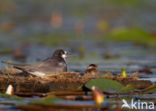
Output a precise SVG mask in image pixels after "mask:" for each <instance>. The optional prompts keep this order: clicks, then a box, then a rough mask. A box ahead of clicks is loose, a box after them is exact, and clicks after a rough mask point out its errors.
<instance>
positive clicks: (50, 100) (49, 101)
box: [32, 96, 61, 105]
mask: <svg viewBox="0 0 156 111" xmlns="http://www.w3.org/2000/svg"><path fill="white" fill-rule="evenodd" d="M57 100H61V99H60V98H58V97H55V96H52V97H48V98H44V99H41V100H34V101H32V103H38V104H44V105H50V104H53V103H54V102H55V101H57Z"/></svg>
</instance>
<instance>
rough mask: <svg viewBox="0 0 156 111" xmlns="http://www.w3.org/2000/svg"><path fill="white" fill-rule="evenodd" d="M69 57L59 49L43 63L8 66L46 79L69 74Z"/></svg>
mask: <svg viewBox="0 0 156 111" xmlns="http://www.w3.org/2000/svg"><path fill="white" fill-rule="evenodd" d="M67 56H70V54H68V53H67V51H64V50H63V49H57V50H56V51H55V52H54V53H53V55H52V56H51V57H49V58H46V59H44V60H43V61H41V62H36V63H34V64H14V63H8V64H10V65H13V67H14V68H16V69H19V70H22V71H23V72H26V73H29V74H32V75H35V76H40V77H44V76H47V75H51V74H56V73H61V72H67V64H66V60H65V58H66V57H67ZM3 63H4V62H3Z"/></svg>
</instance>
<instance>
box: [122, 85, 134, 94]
mask: <svg viewBox="0 0 156 111" xmlns="http://www.w3.org/2000/svg"><path fill="white" fill-rule="evenodd" d="M133 90H134V87H133V85H131V84H128V85H126V86H125V87H123V88H122V89H120V91H119V93H128V92H131V91H133Z"/></svg>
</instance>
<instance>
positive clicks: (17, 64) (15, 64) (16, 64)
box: [0, 61, 28, 66]
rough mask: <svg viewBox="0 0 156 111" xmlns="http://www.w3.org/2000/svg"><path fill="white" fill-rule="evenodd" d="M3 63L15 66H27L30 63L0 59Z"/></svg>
mask: <svg viewBox="0 0 156 111" xmlns="http://www.w3.org/2000/svg"><path fill="white" fill-rule="evenodd" d="M0 62H1V63H3V64H8V65H13V66H26V65H28V64H21V63H11V62H7V61H0Z"/></svg>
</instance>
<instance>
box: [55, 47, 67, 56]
mask: <svg viewBox="0 0 156 111" xmlns="http://www.w3.org/2000/svg"><path fill="white" fill-rule="evenodd" d="M67 56H69V54H68V53H67V52H66V51H64V50H63V49H58V50H56V51H55V52H54V54H53V57H61V58H66V57H67Z"/></svg>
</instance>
